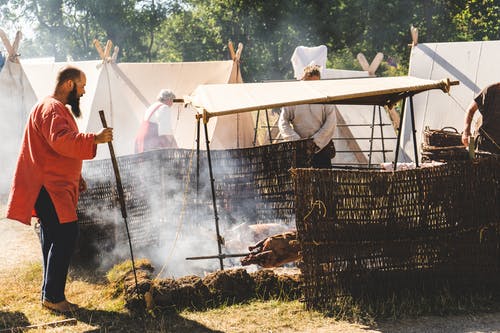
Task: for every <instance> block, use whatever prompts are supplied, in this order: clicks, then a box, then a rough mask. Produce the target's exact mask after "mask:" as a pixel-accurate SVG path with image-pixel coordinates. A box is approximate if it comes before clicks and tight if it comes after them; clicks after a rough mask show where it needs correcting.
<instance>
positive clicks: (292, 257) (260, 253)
mask: <svg viewBox="0 0 500 333" xmlns="http://www.w3.org/2000/svg"><path fill="white" fill-rule="evenodd" d="M248 250H249V251H250V252H251V253H250V254H249V255H247V256H246V257H244V258H242V259H241V264H242V265H243V266H247V265H252V264H256V265H259V266H262V267H265V268H271V267H279V266H282V265H284V264H286V263H290V262H294V261H297V260H299V259H300V257H301V256H300V244H299V241H298V240H297V231H296V230H294V231H288V232H284V233H281V234H277V235H273V236H270V237H267V238H265V239H263V240H261V241H260V242H258V243H257V244H255V245H254V246H249V247H248Z"/></svg>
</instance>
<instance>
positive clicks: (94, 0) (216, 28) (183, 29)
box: [0, 0, 500, 81]
mask: <svg viewBox="0 0 500 333" xmlns="http://www.w3.org/2000/svg"><path fill="white" fill-rule="evenodd" d="M0 9H1V11H0V13H1V15H2V16H1V20H2V22H1V26H2V27H3V28H11V29H12V28H14V27H16V24H17V23H16V22H22V23H24V24H29V26H30V27H31V29H32V30H33V33H34V36H33V37H32V38H31V40H29V41H25V42H24V43H23V44H22V45H23V47H24V50H23V56H24V57H27V56H53V57H55V58H56V59H57V60H65V59H66V58H67V57H71V58H73V59H75V60H82V59H96V58H97V52H96V51H95V49H94V47H93V45H92V41H93V40H94V39H95V38H97V39H99V40H100V41H101V42H104V41H106V40H107V39H111V40H112V41H113V42H114V44H115V45H119V46H120V49H121V51H120V59H119V60H120V61H130V62H132V61H137V62H139V61H208V60H221V59H227V58H228V57H229V53H228V49H227V42H228V41H229V40H232V41H233V42H235V44H236V45H237V43H239V42H241V43H243V45H244V51H243V55H242V59H241V60H242V71H243V76H244V78H245V80H246V81H260V80H273V79H290V78H291V77H292V66H291V63H290V57H291V55H292V53H293V51H294V49H295V47H296V46H298V45H304V46H316V45H320V44H324V45H326V46H327V47H328V52H329V55H328V66H329V67H335V68H346V69H360V66H359V64H358V63H357V61H356V55H357V53H359V52H363V53H364V54H365V56H366V58H367V59H368V60H370V59H372V58H373V56H375V54H376V53H377V52H382V53H384V55H385V59H386V60H387V59H391V61H390V62H383V63H382V65H381V66H380V68H379V71H378V74H379V75H397V74H404V73H405V72H406V70H407V65H408V60H409V59H408V58H409V53H410V52H409V48H408V44H409V43H411V37H410V30H409V29H410V26H411V25H413V26H415V27H417V28H418V29H419V36H420V37H419V40H420V42H445V41H465V40H492V39H499V37H500V36H499V33H500V32H499V29H500V27H499V25H498V21H499V19H500V1H499V0H455V1H451V0H417V1H410V0H384V1H382V0H349V1H347V0H325V1H310V0H281V1H265V0H254V1H248V0H247V1H245V0H210V1H202V0H106V1H102V0H0ZM395 63H397V64H398V67H397V68H396V67H394V65H395Z"/></svg>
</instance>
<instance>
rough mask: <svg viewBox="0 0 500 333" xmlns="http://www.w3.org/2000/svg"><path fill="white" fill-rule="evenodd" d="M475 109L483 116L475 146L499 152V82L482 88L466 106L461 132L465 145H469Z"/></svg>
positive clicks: (495, 152) (491, 151)
mask: <svg viewBox="0 0 500 333" xmlns="http://www.w3.org/2000/svg"><path fill="white" fill-rule="evenodd" d="M477 110H479V112H480V113H481V115H482V116H483V122H482V125H481V127H480V128H479V134H478V136H477V138H476V141H477V144H476V148H477V149H478V150H482V151H487V152H490V153H493V154H500V83H494V84H492V85H489V86H487V87H486V88H484V89H483V90H482V91H481V92H480V93H479V94H478V95H477V96H476V97H475V98H474V100H473V101H472V103H471V104H470V105H469V107H468V108H467V113H466V115H465V121H464V131H463V133H462V143H463V144H464V145H465V146H466V147H468V146H469V138H470V136H471V123H472V118H473V117H474V114H475V113H476V111H477Z"/></svg>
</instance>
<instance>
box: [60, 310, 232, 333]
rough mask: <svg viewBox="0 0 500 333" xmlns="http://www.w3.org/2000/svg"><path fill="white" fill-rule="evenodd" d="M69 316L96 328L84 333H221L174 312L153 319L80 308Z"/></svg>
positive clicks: (145, 314) (138, 315) (144, 315)
mask: <svg viewBox="0 0 500 333" xmlns="http://www.w3.org/2000/svg"><path fill="white" fill-rule="evenodd" d="M69 316H70V317H73V318H76V319H77V320H78V321H79V322H83V323H87V324H88V325H90V326H95V327H96V328H95V329H92V330H88V331H86V332H96V333H97V332H155V331H158V330H159V329H161V331H165V332H178V333H182V332H186V333H188V332H189V333H198V332H199V333H223V332H222V331H218V330H212V329H209V328H208V327H206V326H204V325H202V324H200V323H197V322H196V321H193V320H189V319H186V318H183V317H181V316H179V315H178V314H177V313H175V312H168V313H162V314H158V315H156V316H155V317H153V316H152V315H149V314H147V313H143V314H127V313H122V312H116V311H103V310H88V309H84V308H80V309H78V310H77V311H75V312H74V313H72V314H71V315H69Z"/></svg>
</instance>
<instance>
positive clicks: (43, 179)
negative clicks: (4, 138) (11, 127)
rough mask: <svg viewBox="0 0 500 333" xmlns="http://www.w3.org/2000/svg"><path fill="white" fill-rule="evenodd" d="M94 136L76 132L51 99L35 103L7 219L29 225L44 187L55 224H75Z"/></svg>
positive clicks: (67, 115)
mask: <svg viewBox="0 0 500 333" xmlns="http://www.w3.org/2000/svg"><path fill="white" fill-rule="evenodd" d="M94 137H95V134H93V133H79V132H78V127H77V125H76V122H75V119H74V118H73V115H72V114H71V112H70V110H69V109H67V108H66V106H65V105H63V104H62V103H61V102H59V101H58V100H56V99H54V98H53V97H46V98H45V99H44V100H43V101H42V102H40V103H39V104H37V105H36V106H35V108H34V109H33V111H32V112H31V114H30V117H29V119H28V123H27V125H26V129H25V132H24V136H23V141H22V144H21V151H20V154H19V158H18V160H17V166H16V171H15V174H14V180H13V182H12V188H11V191H10V194H9V201H8V206H7V217H8V218H9V219H13V220H18V221H20V222H22V223H25V224H28V225H29V224H30V220H31V217H32V216H35V215H34V210H33V209H34V206H35V202H36V199H37V197H38V193H39V192H40V189H41V188H42V186H44V187H45V189H46V190H47V192H48V193H49V195H50V197H51V199H52V202H53V203H54V207H55V209H56V212H57V216H58V217H59V221H60V222H61V223H66V222H73V221H76V220H77V216H76V206H77V202H78V196H79V183H80V178H81V170H82V160H84V159H92V158H94V157H95V154H96V149H97V145H96V144H94Z"/></svg>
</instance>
